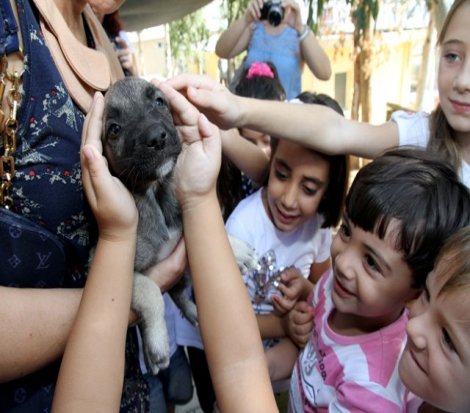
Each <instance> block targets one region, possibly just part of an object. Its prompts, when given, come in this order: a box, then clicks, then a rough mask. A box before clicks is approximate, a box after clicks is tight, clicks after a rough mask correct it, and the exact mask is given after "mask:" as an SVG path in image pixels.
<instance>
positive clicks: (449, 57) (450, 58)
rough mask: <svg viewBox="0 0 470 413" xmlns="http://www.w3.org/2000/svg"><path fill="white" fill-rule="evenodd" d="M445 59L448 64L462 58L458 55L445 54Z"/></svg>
mask: <svg viewBox="0 0 470 413" xmlns="http://www.w3.org/2000/svg"><path fill="white" fill-rule="evenodd" d="M444 59H445V60H446V61H447V62H448V63H454V62H457V61H459V60H460V56H459V55H458V54H457V53H453V52H448V53H445V54H444Z"/></svg>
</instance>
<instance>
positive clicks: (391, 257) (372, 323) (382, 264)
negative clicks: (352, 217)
mask: <svg viewBox="0 0 470 413" xmlns="http://www.w3.org/2000/svg"><path fill="white" fill-rule="evenodd" d="M397 230H398V225H397V223H393V222H392V223H391V224H390V225H389V228H388V230H387V233H386V236H385V238H384V239H380V238H379V237H378V236H377V235H376V234H374V233H371V232H366V231H364V230H362V229H361V228H360V227H357V226H355V225H353V224H352V223H351V222H350V221H349V218H348V217H347V216H346V215H344V216H343V222H342V224H341V227H340V228H339V230H338V233H337V234H336V236H335V237H334V239H333V243H332V245H331V257H332V260H333V271H334V276H335V279H334V283H333V294H332V298H333V302H334V304H335V307H336V310H337V312H338V313H340V314H347V315H348V317H349V318H350V320H351V323H353V322H354V325H352V324H351V328H355V329H356V330H357V333H363V332H368V331H375V330H377V329H379V328H382V327H384V326H386V325H388V324H390V323H392V322H393V321H395V320H396V319H397V318H398V317H399V316H400V314H401V313H402V311H403V309H404V307H405V303H406V302H407V301H408V300H409V299H410V298H411V297H413V296H415V295H416V291H415V290H414V289H412V288H411V284H412V273H411V270H410V268H409V266H408V264H407V263H406V262H405V260H404V258H403V253H402V252H398V251H397V250H396V249H395V248H394V244H395V235H394V234H395V231H397ZM351 316H353V317H351Z"/></svg>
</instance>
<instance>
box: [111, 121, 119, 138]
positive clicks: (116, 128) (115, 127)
mask: <svg viewBox="0 0 470 413" xmlns="http://www.w3.org/2000/svg"><path fill="white" fill-rule="evenodd" d="M119 132H121V127H120V126H119V125H117V124H116V123H112V124H111V125H109V128H108V137H110V138H117V137H118V135H119Z"/></svg>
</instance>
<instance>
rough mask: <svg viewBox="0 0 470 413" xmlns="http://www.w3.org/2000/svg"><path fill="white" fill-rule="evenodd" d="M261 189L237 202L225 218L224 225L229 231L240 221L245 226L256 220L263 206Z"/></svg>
mask: <svg viewBox="0 0 470 413" xmlns="http://www.w3.org/2000/svg"><path fill="white" fill-rule="evenodd" d="M261 191H262V189H259V190H258V191H256V192H254V193H252V194H251V195H249V196H247V197H246V198H245V199H243V200H241V201H240V202H239V203H238V205H237V206H236V207H235V209H234V210H233V211H232V213H231V214H230V216H229V217H228V219H227V223H226V225H225V226H226V228H227V230H229V231H230V230H231V229H232V228H233V227H234V226H238V225H241V223H243V226H245V227H247V226H249V225H250V224H249V223H250V222H256V221H258V219H257V217H258V216H259V212H260V209H261V208H264V207H263V201H262V199H261Z"/></svg>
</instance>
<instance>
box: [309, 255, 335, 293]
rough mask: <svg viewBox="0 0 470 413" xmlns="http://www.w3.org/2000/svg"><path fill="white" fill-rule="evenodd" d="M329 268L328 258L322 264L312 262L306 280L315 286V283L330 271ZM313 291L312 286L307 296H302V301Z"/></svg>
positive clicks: (329, 261)
mask: <svg viewBox="0 0 470 413" xmlns="http://www.w3.org/2000/svg"><path fill="white" fill-rule="evenodd" d="M330 267H331V260H330V258H328V259H327V260H325V261H323V262H314V263H313V264H312V265H311V266H310V274H309V276H308V280H309V281H310V283H312V284H313V285H315V284H316V283H317V281H318V280H319V279H320V277H321V276H322V275H323V274H324V273H325V272H326V271H328V270H329V269H330ZM312 291H313V286H312V289H311V290H310V291H308V292H307V295H305V296H304V299H306V298H307V297H308V295H309V294H310V293H311V292H312Z"/></svg>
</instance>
